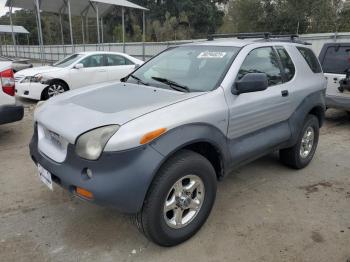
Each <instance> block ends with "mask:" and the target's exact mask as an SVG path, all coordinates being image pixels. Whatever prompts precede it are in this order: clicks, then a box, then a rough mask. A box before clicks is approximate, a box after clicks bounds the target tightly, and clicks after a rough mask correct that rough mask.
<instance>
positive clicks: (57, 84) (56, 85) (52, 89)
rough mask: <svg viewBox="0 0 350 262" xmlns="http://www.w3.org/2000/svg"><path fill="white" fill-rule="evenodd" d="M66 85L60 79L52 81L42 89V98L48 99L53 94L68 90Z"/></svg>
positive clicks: (56, 94)
mask: <svg viewBox="0 0 350 262" xmlns="http://www.w3.org/2000/svg"><path fill="white" fill-rule="evenodd" d="M68 90H69V88H68V86H67V85H66V84H65V83H64V82H62V81H54V82H52V83H51V85H50V86H48V87H46V88H45V90H44V91H43V98H44V99H45V100H47V99H50V98H52V97H54V96H58V95H60V94H62V93H64V92H66V91H68Z"/></svg>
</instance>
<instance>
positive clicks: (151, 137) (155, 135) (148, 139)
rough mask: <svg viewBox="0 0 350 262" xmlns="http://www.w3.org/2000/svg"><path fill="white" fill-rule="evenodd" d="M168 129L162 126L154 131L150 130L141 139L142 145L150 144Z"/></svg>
mask: <svg viewBox="0 0 350 262" xmlns="http://www.w3.org/2000/svg"><path fill="white" fill-rule="evenodd" d="M166 131H167V129H166V128H160V129H157V130H154V131H152V132H149V133H147V134H145V135H144V136H143V137H142V138H141V140H140V144H141V145H145V144H148V143H149V142H151V141H152V140H154V139H156V138H158V137H160V136H161V135H162V134H164V133H165V132H166Z"/></svg>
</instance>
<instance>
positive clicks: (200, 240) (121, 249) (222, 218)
mask: <svg viewBox="0 0 350 262" xmlns="http://www.w3.org/2000/svg"><path fill="white" fill-rule="evenodd" d="M25 102H26V107H27V108H26V116H25V119H24V121H22V122H19V123H15V124H10V125H6V126H0V167H1V169H0V188H1V189H0V261H6V262H7V261H194V262H195V261H244V262H246V261H317V262H322V261H324V262H330V261H332V262H338V261H339V262H346V261H350V121H348V120H347V117H346V115H345V114H344V113H343V112H341V111H330V112H328V113H327V123H326V127H325V128H324V129H323V130H322V135H321V139H320V145H319V149H318V151H317V154H316V157H315V160H314V161H313V162H312V164H311V165H310V166H309V167H308V168H306V169H305V170H302V171H294V170H290V169H288V168H286V167H284V166H282V165H281V164H279V162H278V159H277V157H276V156H275V155H270V156H267V157H265V158H263V159H261V160H258V161H256V162H254V163H252V164H250V165H248V166H246V167H244V168H242V169H240V170H239V171H237V172H235V173H232V175H230V176H229V177H227V179H226V180H224V181H223V182H221V183H220V184H219V188H218V197H217V201H216V204H215V207H214V209H213V212H212V214H211V216H210V218H209V220H208V221H207V223H206V225H205V226H204V227H203V228H202V230H201V231H200V232H199V233H198V234H197V235H196V236H195V237H194V238H193V239H191V240H190V241H188V242H186V243H184V244H183V245H181V246H178V247H175V248H170V249H166V248H161V247H158V246H156V245H154V244H152V243H150V242H149V241H148V240H147V239H145V238H144V237H143V236H142V235H141V234H139V233H138V231H137V229H136V228H135V227H134V226H133V225H132V224H131V223H130V218H129V217H127V216H125V215H122V214H119V213H116V212H115V211H113V210H110V209H106V208H101V207H97V206H94V205H90V204H88V203H84V202H81V201H79V200H78V199H74V198H71V197H70V196H69V195H68V194H67V193H66V192H64V191H63V190H61V189H60V188H58V187H56V188H55V191H54V193H52V192H50V191H49V190H48V189H47V187H46V186H45V185H43V184H42V183H41V182H40V181H39V179H38V178H37V176H36V168H35V166H34V165H33V163H32V162H31V160H30V157H29V154H28V143H29V140H30V137H31V134H32V125H33V124H32V113H33V105H31V104H30V103H28V101H25Z"/></svg>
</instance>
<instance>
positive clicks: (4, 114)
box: [0, 105, 24, 125]
mask: <svg viewBox="0 0 350 262" xmlns="http://www.w3.org/2000/svg"><path fill="white" fill-rule="evenodd" d="M23 114H24V109H23V106H22V105H5V106H0V125H1V124H7V123H12V122H16V121H20V120H22V118H23Z"/></svg>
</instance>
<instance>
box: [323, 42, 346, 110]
mask: <svg viewBox="0 0 350 262" xmlns="http://www.w3.org/2000/svg"><path fill="white" fill-rule="evenodd" d="M319 59H320V61H321V64H322V67H323V71H324V73H325V76H326V78H327V81H328V86H327V94H326V105H327V107H328V108H338V109H343V110H346V111H348V112H350V85H349V84H350V74H348V76H347V71H348V70H350V43H329V44H325V45H324V46H323V48H322V50H321V53H320V56H319ZM349 72H350V71H349Z"/></svg>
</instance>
